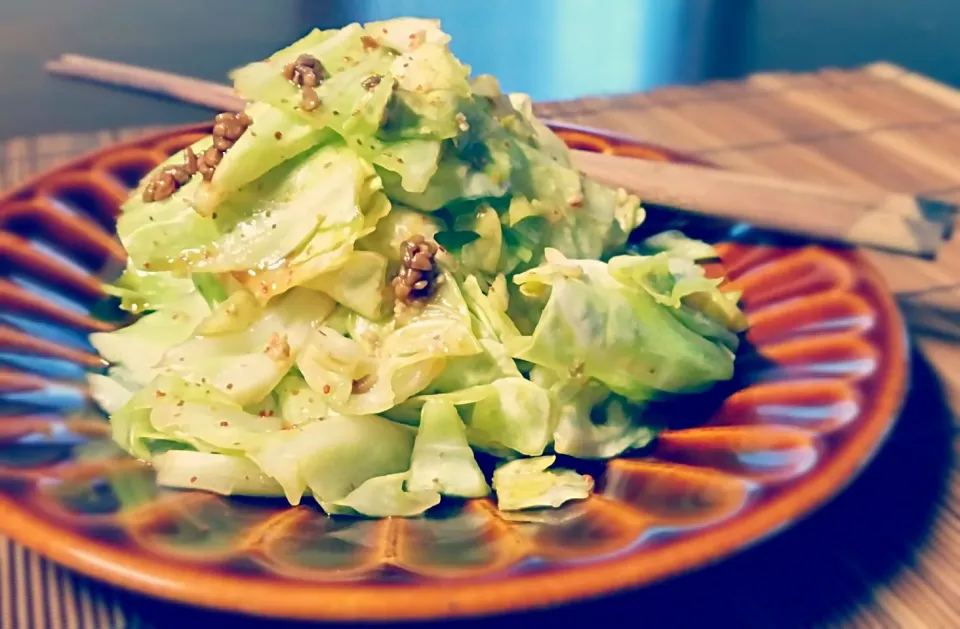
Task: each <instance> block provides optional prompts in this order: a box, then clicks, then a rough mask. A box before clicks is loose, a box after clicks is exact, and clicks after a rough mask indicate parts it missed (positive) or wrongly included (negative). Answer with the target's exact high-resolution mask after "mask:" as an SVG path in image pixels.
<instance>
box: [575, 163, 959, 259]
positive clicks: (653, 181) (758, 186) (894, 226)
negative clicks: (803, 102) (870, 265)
mask: <svg viewBox="0 0 960 629" xmlns="http://www.w3.org/2000/svg"><path fill="white" fill-rule="evenodd" d="M573 155H574V164H575V165H576V166H577V168H579V169H580V170H581V171H582V172H583V173H584V174H585V175H587V176H588V177H590V178H592V179H594V180H596V181H599V182H601V183H604V184H607V185H610V186H616V187H622V188H624V189H626V190H629V191H630V192H633V193H634V194H636V195H637V196H639V197H640V199H641V200H642V201H644V202H646V203H650V204H656V205H663V206H669V207H671V208H675V209H678V210H681V211H685V212H690V213H693V214H701V215H707V216H713V217H718V218H724V219H729V220H733V221H739V222H744V223H749V224H751V225H754V226H756V227H760V228H764V229H770V230H775V231H781V232H787V233H792V234H796V235H801V236H806V237H811V238H814V239H817V240H821V241H828V242H839V243H846V244H852V245H859V246H864V247H870V248H876V249H883V250H886V251H891V252H895V253H901V254H906V255H912V256H918V257H925V258H933V257H936V254H937V252H938V251H939V249H940V247H941V245H942V244H943V242H944V240H945V239H947V238H949V237H950V236H951V234H952V231H953V224H954V221H955V218H956V208H955V207H954V206H951V205H948V204H945V203H940V202H938V201H931V200H929V199H922V198H917V197H912V196H909V195H903V194H890V193H875V192H869V193H864V192H860V191H856V190H852V189H844V188H833V187H829V186H822V185H817V184H808V183H803V182H797V181H791V180H785V179H779V178H772V177H763V176H760V175H752V174H747V173H740V172H736V171H729V170H720V169H715V168H707V167H703V166H696V165H690V164H676V163H669V162H653V161H645V160H638V159H633V158H629V157H621V156H617V155H609V154H603V153H592V152H587V151H579V150H575V151H573Z"/></svg>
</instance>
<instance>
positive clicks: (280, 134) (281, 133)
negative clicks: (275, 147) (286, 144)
mask: <svg viewBox="0 0 960 629" xmlns="http://www.w3.org/2000/svg"><path fill="white" fill-rule="evenodd" d="M273 137H275V138H277V139H278V140H280V139H283V131H277V132H275V133H274V134H273Z"/></svg>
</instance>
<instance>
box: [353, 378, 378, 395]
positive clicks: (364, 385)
mask: <svg viewBox="0 0 960 629" xmlns="http://www.w3.org/2000/svg"><path fill="white" fill-rule="evenodd" d="M376 382H377V377H376V376H375V375H373V374H370V375H366V376H364V377H362V378H358V379H356V380H354V381H353V387H352V388H351V392H352V393H354V394H356V395H359V394H362V393H366V392H367V391H369V390H370V389H372V388H373V385H374V384H376Z"/></svg>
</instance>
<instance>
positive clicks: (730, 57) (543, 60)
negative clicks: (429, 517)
mask: <svg viewBox="0 0 960 629" xmlns="http://www.w3.org/2000/svg"><path fill="white" fill-rule="evenodd" d="M399 15H416V16H429V17H438V18H440V19H442V21H443V26H444V28H445V30H447V31H448V32H449V33H451V35H452V36H453V50H454V53H455V54H457V55H458V56H459V57H460V58H462V59H463V60H464V61H465V62H467V63H469V64H470V65H472V66H473V68H474V71H475V72H478V73H480V72H489V73H494V74H496V75H497V76H499V77H500V78H501V81H502V83H503V85H504V87H505V88H506V89H508V90H510V91H524V92H528V93H530V94H531V95H532V96H533V97H534V98H536V99H539V100H558V99H572V98H577V97H580V96H586V95H593V94H611V93H622V92H630V91H637V90H647V89H651V88H654V87H658V86H662V85H666V84H675V83H694V82H699V81H703V80H707V79H714V78H736V77H740V76H744V75H746V74H749V73H751V72H756V71H760V70H788V71H806V70H814V69H818V68H820V67H823V66H825V65H830V66H841V67H843V66H854V65H858V64H863V63H868V62H871V61H876V60H881V59H882V60H888V61H892V62H894V63H897V64H900V65H902V66H905V67H907V68H910V69H912V70H915V71H919V72H922V73H924V74H927V75H929V76H932V77H933V78H936V79H939V80H941V81H945V82H947V83H950V84H953V85H960V46H957V45H955V40H956V37H957V33H960V0H202V1H201V0H163V1H160V2H158V1H155V0H151V1H147V0H0V61H2V63H0V85H2V90H0V139H3V138H9V137H13V136H19V135H33V134H37V133H44V132H52V131H85V130H95V129H102V128H116V127H123V126H131V125H151V124H173V123H181V122H191V121H195V120H199V119H202V118H206V117H207V116H208V113H207V112H206V111H204V110H202V109H199V108H194V107H191V106H187V105H182V104H177V103H172V102H165V101H162V100H158V99H156V98H154V97H147V96H142V95H138V94H133V93H125V94H119V95H118V94H117V92H116V91H113V90H110V89H106V88H102V87H97V86H93V85H86V84H82V83H76V82H65V81H62V80H56V79H53V78H51V77H49V76H46V75H45V73H44V71H43V69H42V65H43V63H44V62H45V61H46V60H48V59H51V58H53V57H56V56H58V55H60V54H62V53H65V52H73V53H79V54H84V55H89V56H95V57H102V58H106V59H111V60H116V61H123V62H126V63H132V64H137V65H144V66H151V67H156V68H161V69H165V70H169V71H173V72H177V73H181V74H189V75H193V76H198V77H201V78H205V79H211V80H224V78H225V74H226V73H227V72H228V71H229V70H230V69H231V68H233V67H235V66H237V65H241V64H243V63H246V62H248V61H251V60H254V59H259V58H262V57H264V56H266V55H267V54H269V53H270V52H272V51H274V50H275V49H277V48H279V47H281V46H283V45H285V44H287V43H289V42H290V41H292V40H294V39H296V38H298V37H299V36H300V35H302V34H303V33H304V32H306V31H307V30H308V29H309V28H311V27H314V26H319V27H334V26H342V25H343V24H344V23H347V22H350V21H361V22H362V21H369V20H376V19H384V18H388V17H395V16H399Z"/></svg>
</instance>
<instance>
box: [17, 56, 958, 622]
mask: <svg viewBox="0 0 960 629" xmlns="http://www.w3.org/2000/svg"><path fill="white" fill-rule="evenodd" d="M537 110H538V113H539V114H540V115H541V116H544V117H548V118H552V119H556V120H561V121H565V122H571V123H575V124H579V125H585V126H593V127H600V128H607V129H612V130H615V131H617V132H620V133H624V134H627V135H631V136H634V137H636V138H638V139H640V140H645V141H647V142H652V143H655V144H661V145H664V146H667V147H670V148H673V149H676V150H680V151H685V152H688V153H691V154H693V155H696V156H699V157H702V158H704V159H707V160H710V161H712V162H714V163H716V164H718V165H720V166H723V167H727V168H732V169H737V170H743V171H747V172H754V173H761V174H782V175H788V176H791V177H795V178H798V179H806V180H809V181H812V182H822V183H828V184H829V183H835V184H841V185H846V186H851V187H858V188H863V189H872V190H877V189H888V190H892V191H898V192H909V193H915V194H925V195H927V196H931V197H934V198H940V199H943V200H946V201H951V202H955V203H960V91H957V90H955V89H954V88H952V87H949V86H946V85H942V84H939V83H937V82H935V81H933V80H931V79H929V78H927V77H924V76H921V75H918V74H915V73H912V72H909V71H908V70H905V69H903V68H900V67H897V66H894V65H891V64H887V63H875V64H872V65H869V66H865V67H863V68H856V69H849V70H840V69H825V70H822V71H820V72H816V73H810V74H786V73H766V74H759V75H754V76H751V77H749V78H748V79H746V80H744V81H718V82H713V83H707V84H704V85H699V86H692V87H690V86H682V87H669V88H664V89H660V90H656V91H653V92H650V93H644V94H628V95H623V96H616V97H603V98H601V97H590V98H584V99H580V100H577V101H571V102H556V103H539V104H538V105H537ZM150 130H152V129H148V128H140V129H123V130H114V131H103V132H97V133H86V134H57V135H46V136H39V137H33V138H14V139H12V140H9V141H7V142H5V143H2V144H0V189H2V188H5V187H9V186H12V185H14V184H16V183H17V182H19V181H22V180H23V179H25V178H27V177H29V176H30V175H32V174H33V173H36V172H38V171H41V170H43V169H45V168H49V167H50V166H52V165H54V164H56V163H58V162H60V161H62V160H65V159H68V158H70V157H73V156H75V155H78V154H80V153H83V152H86V151H88V150H91V149H93V148H95V147H97V146H101V145H103V144H106V143H110V142H114V141H117V140H120V139H124V138H126V137H131V136H135V135H139V134H141V133H145V132H148V131H150ZM869 255H870V257H871V259H872V260H873V261H874V263H875V264H876V265H877V266H878V267H879V268H880V269H881V271H882V272H883V274H884V276H885V277H886V280H887V282H888V284H889V285H890V287H891V289H892V290H893V291H894V293H895V294H896V295H897V298H898V300H899V303H900V305H901V308H902V309H903V312H904V314H905V315H906V317H907V320H908V322H909V325H910V329H911V336H912V339H913V341H914V345H915V347H916V351H915V353H914V356H913V374H912V379H913V380H912V393H911V396H910V398H909V399H908V401H907V407H906V409H905V412H904V419H903V420H902V421H901V422H899V424H898V425H897V428H896V429H895V431H894V434H893V436H892V437H891V439H890V442H889V444H888V445H887V446H886V447H885V448H884V450H883V451H882V452H881V453H880V455H879V456H878V458H877V460H876V461H875V463H874V464H872V465H871V466H870V467H869V468H868V469H867V470H866V472H865V473H864V475H863V477H862V478H861V479H860V480H859V481H857V482H856V483H854V485H853V486H852V487H851V488H850V489H849V490H848V491H847V492H846V493H845V494H844V495H842V496H841V497H840V498H838V499H837V500H835V501H834V502H833V503H831V504H830V505H828V506H827V507H826V508H824V509H823V510H822V511H821V512H819V513H817V514H816V515H814V516H813V517H811V518H809V519H808V520H807V521H805V522H803V523H801V524H800V525H798V526H797V527H795V528H794V529H792V530H791V531H788V532H786V533H785V534H783V535H780V536H778V537H775V538H773V539H772V540H770V541H768V542H766V543H764V544H763V545H762V546H760V547H759V548H756V549H754V550H751V551H748V552H746V553H743V554H741V555H739V556H737V557H735V558H733V559H731V560H730V561H728V562H725V563H723V564H721V565H720V566H716V567H712V568H708V569H706V570H704V571H702V572H699V573H696V574H693V575H689V576H687V577H684V578H681V579H678V580H676V581H673V582H670V583H667V584H663V585H658V586H655V587H653V588H650V589H648V590H645V591H642V592H639V593H631V594H627V595H623V596H618V597H613V598H612V599H608V600H606V601H604V602H603V603H599V604H593V605H582V606H574V607H573V608H569V609H565V610H563V611H560V612H547V613H541V614H539V615H534V616H527V617H524V619H522V622H524V623H527V624H529V623H530V622H538V621H539V622H541V623H548V622H560V621H563V622H574V623H577V622H583V623H587V622H595V619H596V614H597V611H598V610H603V611H604V613H612V614H615V613H623V614H629V615H631V616H634V617H636V618H637V622H643V623H644V624H645V625H646V626H650V627H661V626H666V627H680V626H683V627H685V626H691V627H701V626H707V625H709V626H736V627H758V628H773V627H775V628H777V629H780V628H786V627H803V628H806V627H873V628H880V629H891V628H896V627H904V628H909V629H916V628H921V629H923V628H927V627H929V628H931V629H939V628H944V629H947V628H952V627H960V470H958V468H957V466H956V465H955V459H956V458H957V456H958V454H960V439H958V430H957V429H958V426H957V417H960V370H958V367H960V241H954V243H952V244H951V245H950V246H948V247H947V248H946V249H945V250H944V251H943V253H942V255H941V256H940V258H939V259H938V260H937V261H935V262H928V261H920V260H912V259H903V258H899V257H896V256H891V255H885V254H880V253H870V254H869ZM618 610H619V611H618ZM223 621H224V620H223V618H222V617H220V616H216V615H213V614H210V613H206V612H199V611H187V610H183V609H181V608H176V607H171V606H169V605H166V604H163V603H158V602H151V601H146V600H143V599H140V598H137V597H131V596H130V595H128V594H124V593H121V592H118V591H115V590H113V589H111V588H107V587H105V586H101V585H98V584H95V583H93V582H91V581H89V580H87V579H85V578H83V577H79V576H76V575H73V574H71V573H69V572H67V571H64V570H62V569H60V568H58V567H56V566H54V565H53V564H51V563H49V562H47V561H45V560H43V559H42V558H40V557H38V556H37V555H35V554H33V553H30V552H28V551H26V550H24V549H23V548H21V547H19V546H17V545H16V544H14V543H12V542H10V541H9V540H5V539H3V538H0V629H7V628H8V627H10V628H18V629H19V628H20V627H29V628H31V629H39V628H40V627H56V628H58V629H59V628H60V627H63V628H71V629H72V628H84V629H104V628H108V627H109V628H110V629H121V628H125V627H167V626H174V624H175V623H177V622H180V623H186V624H187V626H193V625H195V624H200V623H201V622H223ZM230 623H231V624H232V625H235V626H251V627H252V626H258V627H260V626H264V627H265V626H277V625H271V624H258V623H256V622H254V621H247V620H240V619H230ZM453 624H456V625H462V626H471V627H482V626H484V624H483V623H453ZM518 624H519V623H518ZM284 626H286V625H284Z"/></svg>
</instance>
